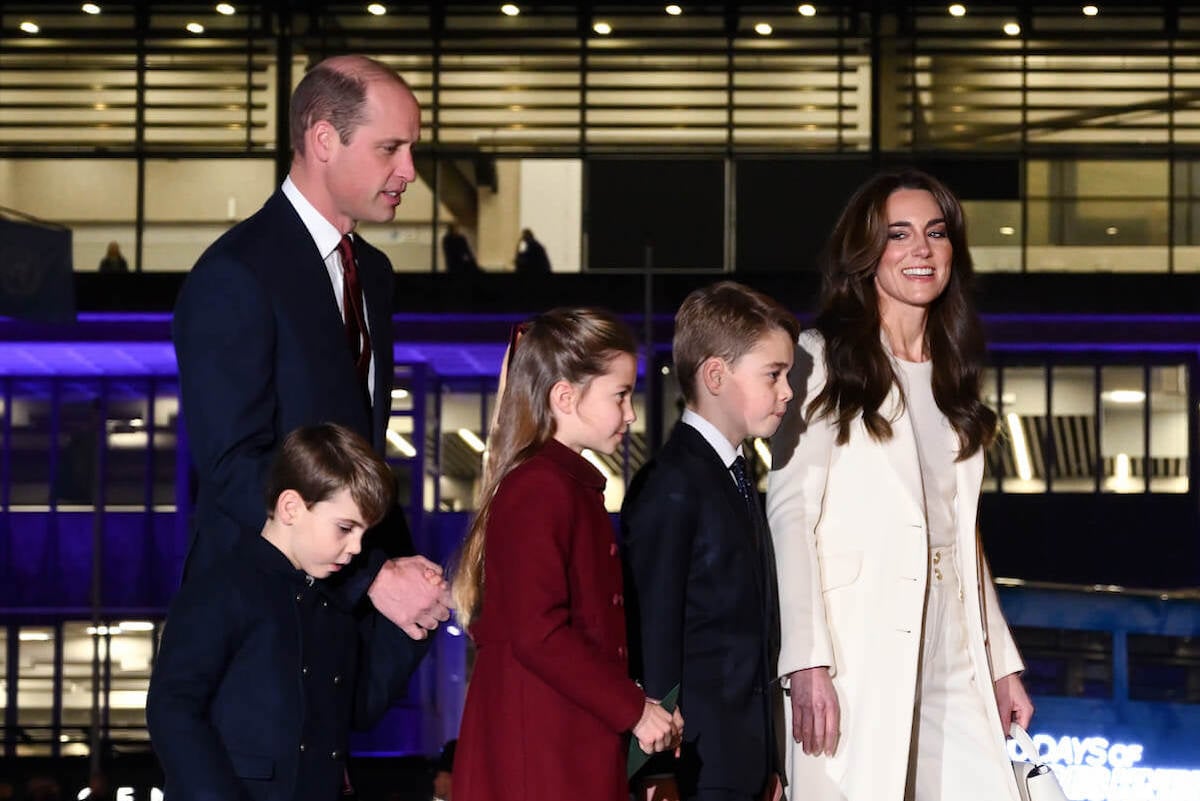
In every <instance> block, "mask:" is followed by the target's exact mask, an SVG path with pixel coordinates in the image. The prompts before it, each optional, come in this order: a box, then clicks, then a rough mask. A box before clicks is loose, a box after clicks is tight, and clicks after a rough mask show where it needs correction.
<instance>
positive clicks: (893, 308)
mask: <svg viewBox="0 0 1200 801" xmlns="http://www.w3.org/2000/svg"><path fill="white" fill-rule="evenodd" d="M887 223H888V233H887V237H888V238H887V246H886V247H885V248H884V251H883V255H882V256H880V258H879V264H878V266H877V267H876V269H875V289H876V290H877V291H878V293H879V312H880V316H881V317H882V318H883V319H884V320H885V321H886V320H888V319H889V318H891V317H892V316H894V315H897V314H908V313H911V312H912V311H919V312H920V313H922V314H923V313H924V312H925V311H926V310H928V308H929V304H931V303H933V301H935V300H937V298H938V297H939V296H940V295H941V294H942V292H943V291H944V290H945V289H946V285H947V284H948V283H949V282H950V268H951V262H952V261H953V258H954V247H953V246H952V245H951V244H950V236H949V232H948V231H947V228H946V220H945V215H944V214H943V213H942V210H941V208H940V207H939V206H938V204H937V201H936V200H934V197H933V195H932V194H930V193H929V192H927V191H925V190H924V189H897V190H896V191H895V192H892V194H891V195H889V196H888V200H887Z"/></svg>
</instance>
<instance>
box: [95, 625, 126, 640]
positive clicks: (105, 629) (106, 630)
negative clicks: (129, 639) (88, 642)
mask: <svg viewBox="0 0 1200 801" xmlns="http://www.w3.org/2000/svg"><path fill="white" fill-rule="evenodd" d="M87 633H88V634H90V635H92V636H93V637H104V636H109V637H115V636H117V635H118V634H120V633H121V627H120V626H88V627H87Z"/></svg>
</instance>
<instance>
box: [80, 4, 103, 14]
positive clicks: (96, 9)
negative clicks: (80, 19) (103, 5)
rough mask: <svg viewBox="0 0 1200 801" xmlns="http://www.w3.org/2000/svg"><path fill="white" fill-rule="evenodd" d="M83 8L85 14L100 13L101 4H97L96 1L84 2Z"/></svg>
mask: <svg viewBox="0 0 1200 801" xmlns="http://www.w3.org/2000/svg"><path fill="white" fill-rule="evenodd" d="M81 8H82V10H83V13H84V14H99V13H100V6H98V5H96V4H95V3H84V4H83V6H81Z"/></svg>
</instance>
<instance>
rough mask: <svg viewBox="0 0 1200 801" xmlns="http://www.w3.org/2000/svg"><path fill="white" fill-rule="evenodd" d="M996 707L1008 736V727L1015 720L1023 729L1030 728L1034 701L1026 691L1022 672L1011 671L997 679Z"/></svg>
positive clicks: (1005, 733) (1005, 734) (1002, 726)
mask: <svg viewBox="0 0 1200 801" xmlns="http://www.w3.org/2000/svg"><path fill="white" fill-rule="evenodd" d="M996 707H997V708H998V709H999V710H1000V727H1001V728H1002V729H1004V736H1005V737H1007V736H1008V727H1009V725H1010V724H1011V723H1012V722H1013V721H1014V720H1015V721H1016V722H1017V723H1018V724H1020V726H1021V728H1022V729H1028V728H1029V721H1030V720H1032V719H1033V701H1031V700H1029V693H1027V692H1025V684H1024V683H1023V682H1022V681H1021V674H1020V673H1009V674H1008V675H1007V676H1001V677H1000V678H998V679H996Z"/></svg>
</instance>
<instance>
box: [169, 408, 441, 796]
mask: <svg viewBox="0 0 1200 801" xmlns="http://www.w3.org/2000/svg"><path fill="white" fill-rule="evenodd" d="M394 493H395V482H394V479H393V478H392V475H391V472H390V471H389V470H388V467H387V465H386V464H384V462H383V461H382V460H381V459H380V458H379V457H378V456H377V455H376V454H375V453H374V451H372V450H371V448H370V446H369V445H367V443H366V442H365V441H363V440H362V438H360V437H359V436H358V435H357V434H354V433H353V432H351V431H349V430H347V429H345V428H342V427H340V426H336V425H319V426H311V427H306V428H300V429H297V430H296V431H293V432H292V433H291V434H290V435H289V436H288V437H287V439H286V440H285V441H284V444H283V447H282V449H281V450H280V452H279V455H278V456H277V458H276V460H275V463H274V465H273V467H272V469H271V473H270V476H269V478H268V481H267V497H266V502H267V509H268V514H267V522H266V524H265V525H264V526H263V530H262V536H261V537H253V538H247V539H245V540H244V541H242V542H241V543H239V544H238V546H237V549H236V550H235V552H234V558H233V559H232V560H231V561H230V562H229V563H228V564H226V565H223V566H221V568H220V569H217V570H212V571H209V572H208V573H202V574H199V575H196V576H190V577H189V578H188V580H187V581H186V582H185V583H184V585H183V587H182V589H181V590H180V592H179V594H178V595H177V596H176V598H175V600H174V602H173V603H172V604H171V608H170V612H169V614H168V618H167V626H166V629H165V631H164V633H163V639H162V646H161V648H160V650H159V653H158V658H157V661H156V663H155V667H154V674H153V676H152V678H151V680H150V693H149V697H148V699H147V705H146V718H147V722H148V724H149V728H150V738H151V741H152V743H153V745H154V749H155V751H156V753H157V754H158V758H159V761H160V762H161V763H162V766H163V770H164V772H165V773H166V788H165V790H166V798H167V799H168V801H193V800H194V801H235V800H243V799H244V800H250V799H253V801H259V800H260V799H267V798H270V799H276V800H278V801H285V800H289V799H291V800H295V801H299V800H300V799H305V800H307V799H312V801H334V799H336V798H337V797H338V796H339V795H340V793H341V791H342V788H343V786H344V784H345V776H346V772H345V770H346V756H347V739H348V737H349V733H350V730H351V728H366V727H369V726H371V725H372V724H373V723H374V722H376V721H377V720H378V719H379V718H380V717H381V716H382V714H383V713H384V712H385V711H386V710H387V708H388V706H389V705H391V703H393V702H394V701H396V700H397V699H399V698H401V697H403V695H404V693H405V689H406V686H407V684H408V678H409V675H410V674H411V672H412V670H413V669H414V668H415V666H416V661H417V657H418V656H419V652H418V653H414V651H413V649H412V648H411V645H410V643H409V642H408V641H407V639H408V638H407V635H406V634H404V632H402V631H401V630H400V629H399V628H397V627H396V626H395V625H394V624H392V623H391V622H389V621H388V620H387V619H386V618H385V617H383V616H382V615H380V614H379V613H378V612H376V611H375V610H374V609H373V608H371V607H370V605H369V604H365V605H364V606H363V607H362V608H358V609H350V608H347V607H346V606H344V605H343V603H344V602H343V601H342V600H341V597H340V596H339V595H338V594H337V593H336V592H332V591H330V590H327V589H326V587H325V586H324V584H323V582H322V581H321V579H324V578H327V577H328V576H330V575H331V574H333V573H335V572H336V571H338V570H340V569H342V568H343V567H345V566H346V565H347V564H349V563H350V561H351V560H352V559H353V558H354V557H355V555H357V554H358V553H359V551H360V550H361V549H362V538H363V533H364V532H365V531H366V530H367V529H368V528H370V527H371V526H372V525H374V524H375V523H376V522H378V521H379V520H381V519H382V518H383V516H384V514H385V513H386V512H387V510H388V508H389V507H390V506H391V504H392V501H393V497H394Z"/></svg>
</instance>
